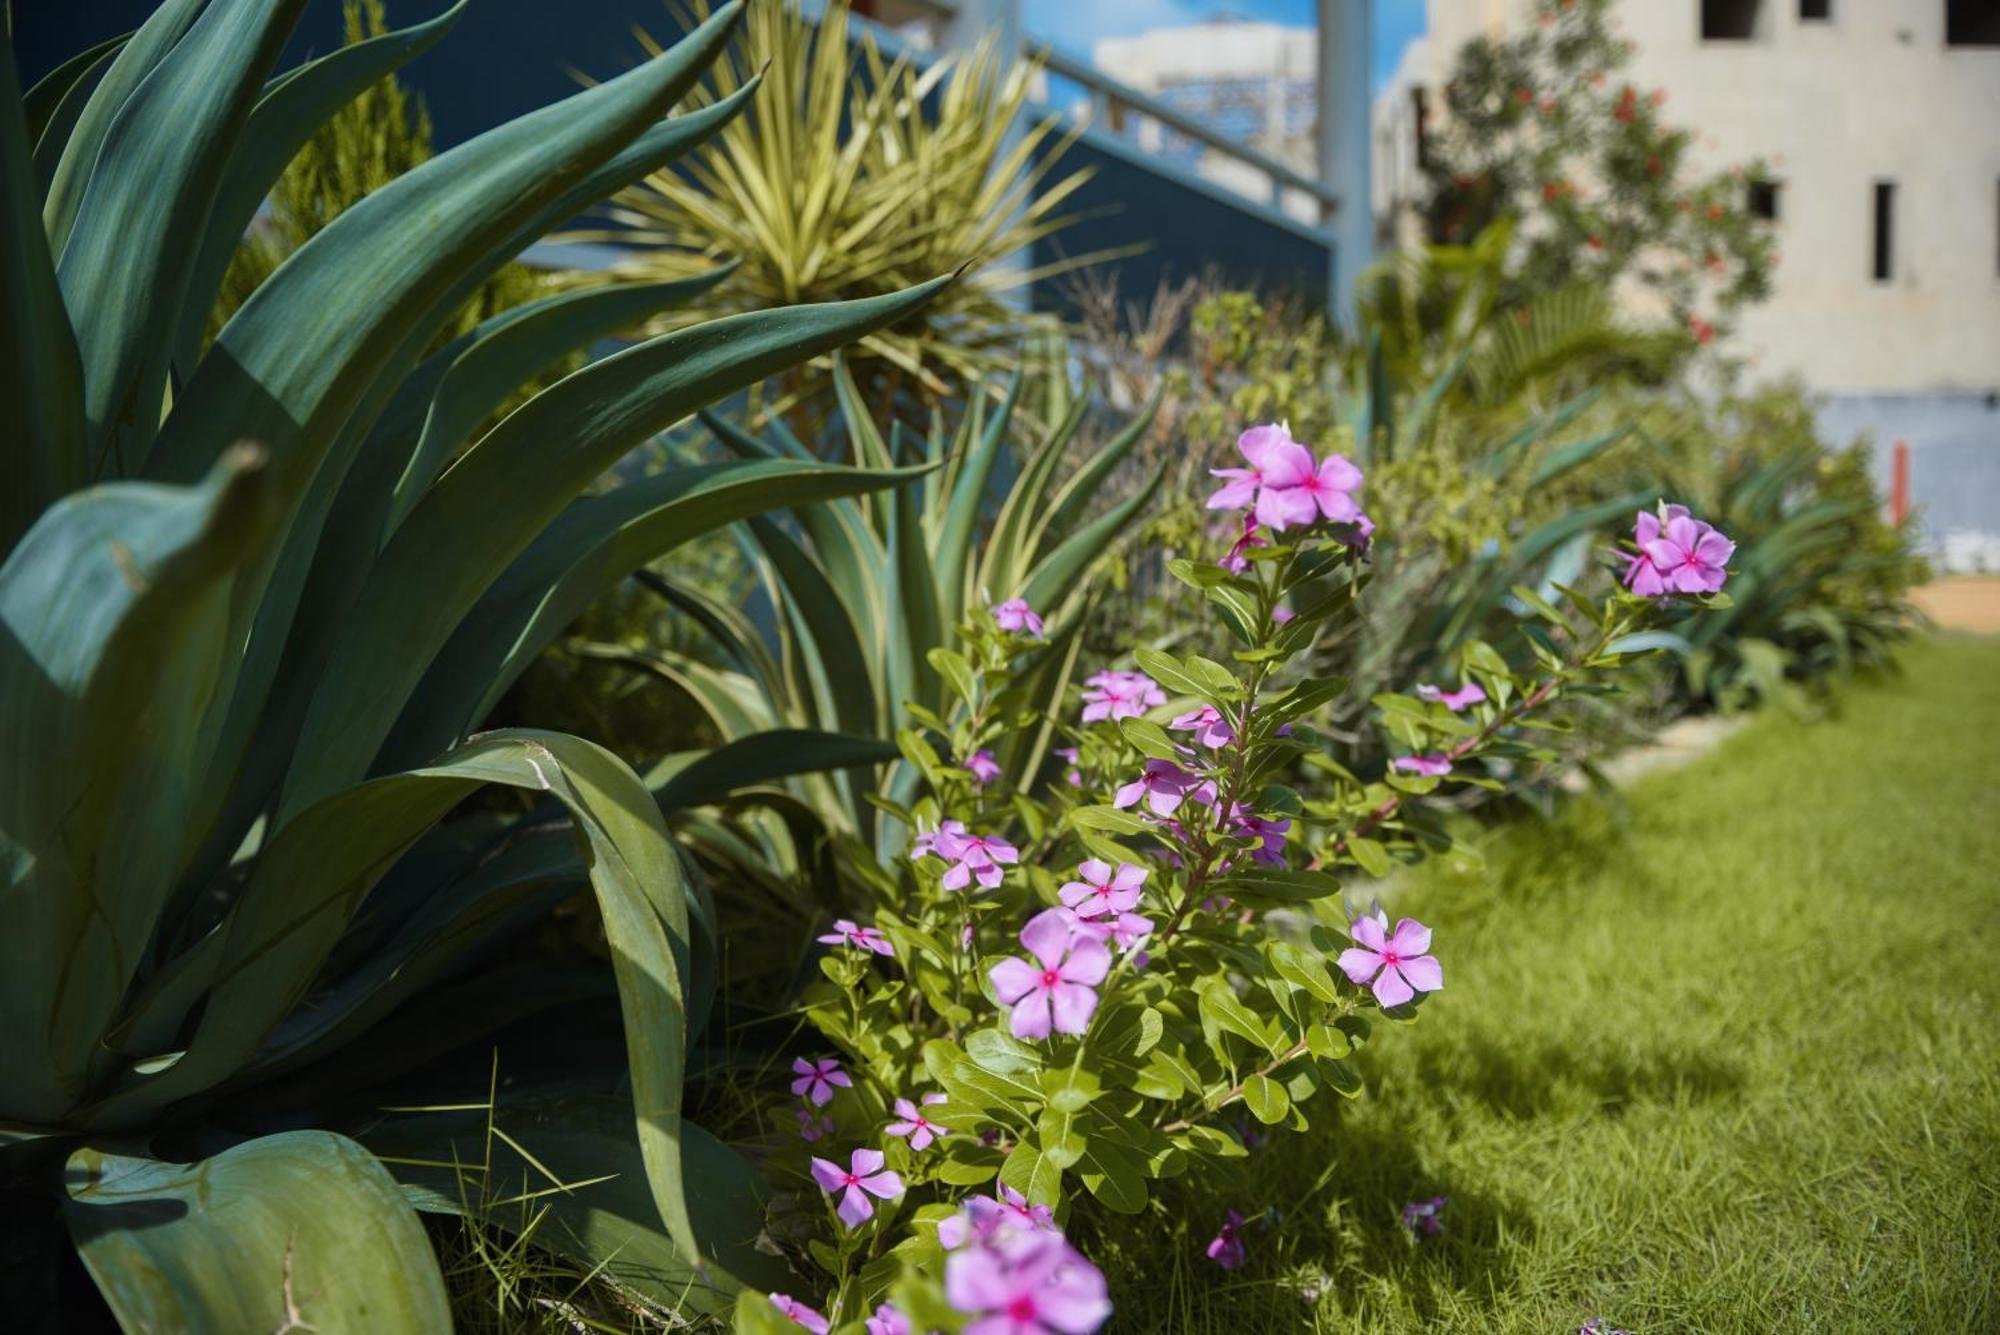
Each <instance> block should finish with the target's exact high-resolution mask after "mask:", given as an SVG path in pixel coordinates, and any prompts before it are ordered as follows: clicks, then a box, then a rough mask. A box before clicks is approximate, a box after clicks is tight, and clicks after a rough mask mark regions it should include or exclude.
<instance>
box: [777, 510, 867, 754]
mask: <svg viewBox="0 0 2000 1335" xmlns="http://www.w3.org/2000/svg"><path fill="white" fill-rule="evenodd" d="M748 528H749V531H750V533H751V535H752V537H753V538H754V540H755V541H756V543H757V546H758V547H759V548H760V549H761V550H762V551H763V554H764V557H765V559H766V560H767V561H768V562H769V563H770V566H771V570H772V573H773V574H775V575H776V577H777V579H778V581H779V584H780V586H781V588H782V590H783V593H784V597H782V598H781V599H778V600H777V601H778V602H779V603H780V605H781V606H782V607H783V608H784V612H785V616H786V617H787V619H789V620H790V621H791V622H792V624H793V625H794V626H795V627H796V633H795V635H794V637H793V638H794V646H795V651H796V653H797V654H798V656H799V659H800V661H801V665H802V666H803V667H804V669H805V672H806V676H807V679H808V680H809V681H810V682H811V684H812V692H813V694H812V698H813V699H814V701H815V702H816V704H817V708H816V709H815V710H814V714H815V715H816V716H817V721H819V722H821V723H823V724H827V725H831V726H833V727H836V728H840V729H843V730H845V731H848V732H858V733H866V732H872V731H874V729H875V727H876V724H877V717H878V714H877V709H878V702H877V700H876V698H875V691H874V681H875V679H874V677H872V676H871V675H870V674H869V671H868V659H867V656H866V653H865V651H864V649H863V647H862V640H861V635H860V631H859V627H860V626H863V625H867V624H868V623H867V622H865V621H858V620H857V618H856V616H855V614H854V612H853V610H852V609H851V608H849V607H848V606H847V605H846V604H845V603H844V602H842V600H841V598H840V595H839V594H837V593H836V592H834V589H833V586H832V585H830V584H828V583H827V581H826V575H825V572H823V571H822V570H821V569H820V568H819V566H818V565H817V564H815V563H814V562H813V561H812V560H811V558H809V557H808V556H807V555H806V553H805V552H804V550H803V549H801V548H800V547H799V545H798V544H797V543H796V542H794V541H793V540H792V538H791V535H789V534H787V533H786V532H785V531H784V530H783V529H781V528H779V527H778V526H777V525H776V524H774V523H772V522H771V521H770V520H768V519H753V520H751V521H750V523H749V525H748Z"/></svg>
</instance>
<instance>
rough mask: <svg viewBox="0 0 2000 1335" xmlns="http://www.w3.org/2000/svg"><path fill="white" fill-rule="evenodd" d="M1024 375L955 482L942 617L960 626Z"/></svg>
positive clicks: (942, 565)
mask: <svg viewBox="0 0 2000 1335" xmlns="http://www.w3.org/2000/svg"><path fill="white" fill-rule="evenodd" d="M1023 379H1024V373H1023V371H1022V370H1021V369H1019V368H1016V370H1015V372H1014V376H1013V379H1011V380H1010V381H1008V382H1007V396H1006V397H1005V398H1004V399H1002V400H1001V401H1000V406H999V407H997V408H995V409H994V410H993V419H992V421H990V422H988V423H986V424H985V430H984V432H981V433H978V434H976V435H975V436H974V437H973V444H972V449H971V451H970V452H969V453H968V454H967V455H966V456H965V458H964V459H963V460H962V461H960V463H959V464H958V467H957V476H956V477H955V478H954V479H953V481H952V488H951V501H950V503H949V505H948V506H947V508H946V510H945V514H944V520H943V523H942V525H941V526H940V527H939V529H938V536H937V569H938V581H937V582H938V586H939V588H940V589H941V590H943V592H944V598H943V600H942V602H941V603H940V606H939V608H938V612H939V615H940V616H942V617H944V618H945V619H946V620H948V621H950V622H953V623H956V622H957V621H958V619H959V617H960V616H962V615H963V614H964V612H965V607H964V600H965V585H966V579H965V574H966V557H967V555H968V554H969V553H970V552H971V551H972V537H973V534H974V532H975V531H976V530H977V529H978V527H979V511H980V508H981V507H982V506H983V505H984V504H985V503H986V488H987V486H988V484H989V483H990V482H991V481H992V479H993V465H994V463H995V462H996V461H997V460H998V459H999V457H1000V451H1001V449H1002V448H1003V447H1004V446H1005V444H1006V441H1007V427H1008V424H1009V423H1010V422H1011V421H1012V420H1013V416H1014V407H1015V405H1016V404H1018V403H1019V402H1020V401H1021V386H1022V383H1023Z"/></svg>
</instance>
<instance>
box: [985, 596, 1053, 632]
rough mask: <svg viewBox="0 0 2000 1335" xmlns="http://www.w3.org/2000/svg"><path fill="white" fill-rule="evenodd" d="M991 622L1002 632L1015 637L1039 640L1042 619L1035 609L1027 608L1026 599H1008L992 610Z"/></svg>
mask: <svg viewBox="0 0 2000 1335" xmlns="http://www.w3.org/2000/svg"><path fill="white" fill-rule="evenodd" d="M993 622H994V624H995V625H997V626H999V627H1000V629H1002V630H1004V631H1009V632H1011V633H1013V634H1015V635H1032V636H1034V637H1035V638H1036V639H1040V638H1041V634H1042V618H1041V617H1040V616H1039V615H1037V614H1036V612H1035V609H1034V608H1032V607H1030V606H1028V600H1027V599H1026V598H1009V599H1008V600H1007V601H1006V602H1004V603H1000V604H997V605H996V606H995V607H994V608H993Z"/></svg>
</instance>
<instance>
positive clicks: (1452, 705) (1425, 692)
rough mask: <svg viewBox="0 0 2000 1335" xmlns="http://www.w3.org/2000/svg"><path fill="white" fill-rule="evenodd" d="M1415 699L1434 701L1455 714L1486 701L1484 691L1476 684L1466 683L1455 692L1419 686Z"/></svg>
mask: <svg viewBox="0 0 2000 1335" xmlns="http://www.w3.org/2000/svg"><path fill="white" fill-rule="evenodd" d="M1417 698H1418V699H1419V700H1435V701H1436V702H1437V703H1439V704H1441V705H1443V706H1444V707H1445V708H1446V709H1449V710H1450V711H1451V712H1452V713H1454V714H1457V713H1460V712H1462V711H1464V710H1466V709H1469V708H1471V707H1472V706H1473V705H1477V704H1484V703H1485V701H1486V691H1485V688H1483V687H1482V686H1480V684H1479V683H1478V682H1476V681H1468V682H1467V683H1465V685H1463V686H1461V687H1459V688H1458V689H1457V690H1455V691H1446V690H1440V689H1439V688H1438V687H1436V686H1419V687H1417Z"/></svg>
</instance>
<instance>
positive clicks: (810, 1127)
mask: <svg viewBox="0 0 2000 1335" xmlns="http://www.w3.org/2000/svg"><path fill="white" fill-rule="evenodd" d="M792 1115H793V1116H795V1117H797V1118H798V1119H799V1139H800V1140H803V1141H804V1142H805V1143H806V1144H808V1145H810V1144H812V1143H813V1142H814V1141H815V1140H819V1139H821V1138H823V1137H826V1136H830V1135H832V1134H833V1119H832V1118H831V1117H822V1116H819V1115H817V1114H815V1113H814V1112H813V1111H812V1110H811V1109H809V1108H795V1109H793V1110H792Z"/></svg>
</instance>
